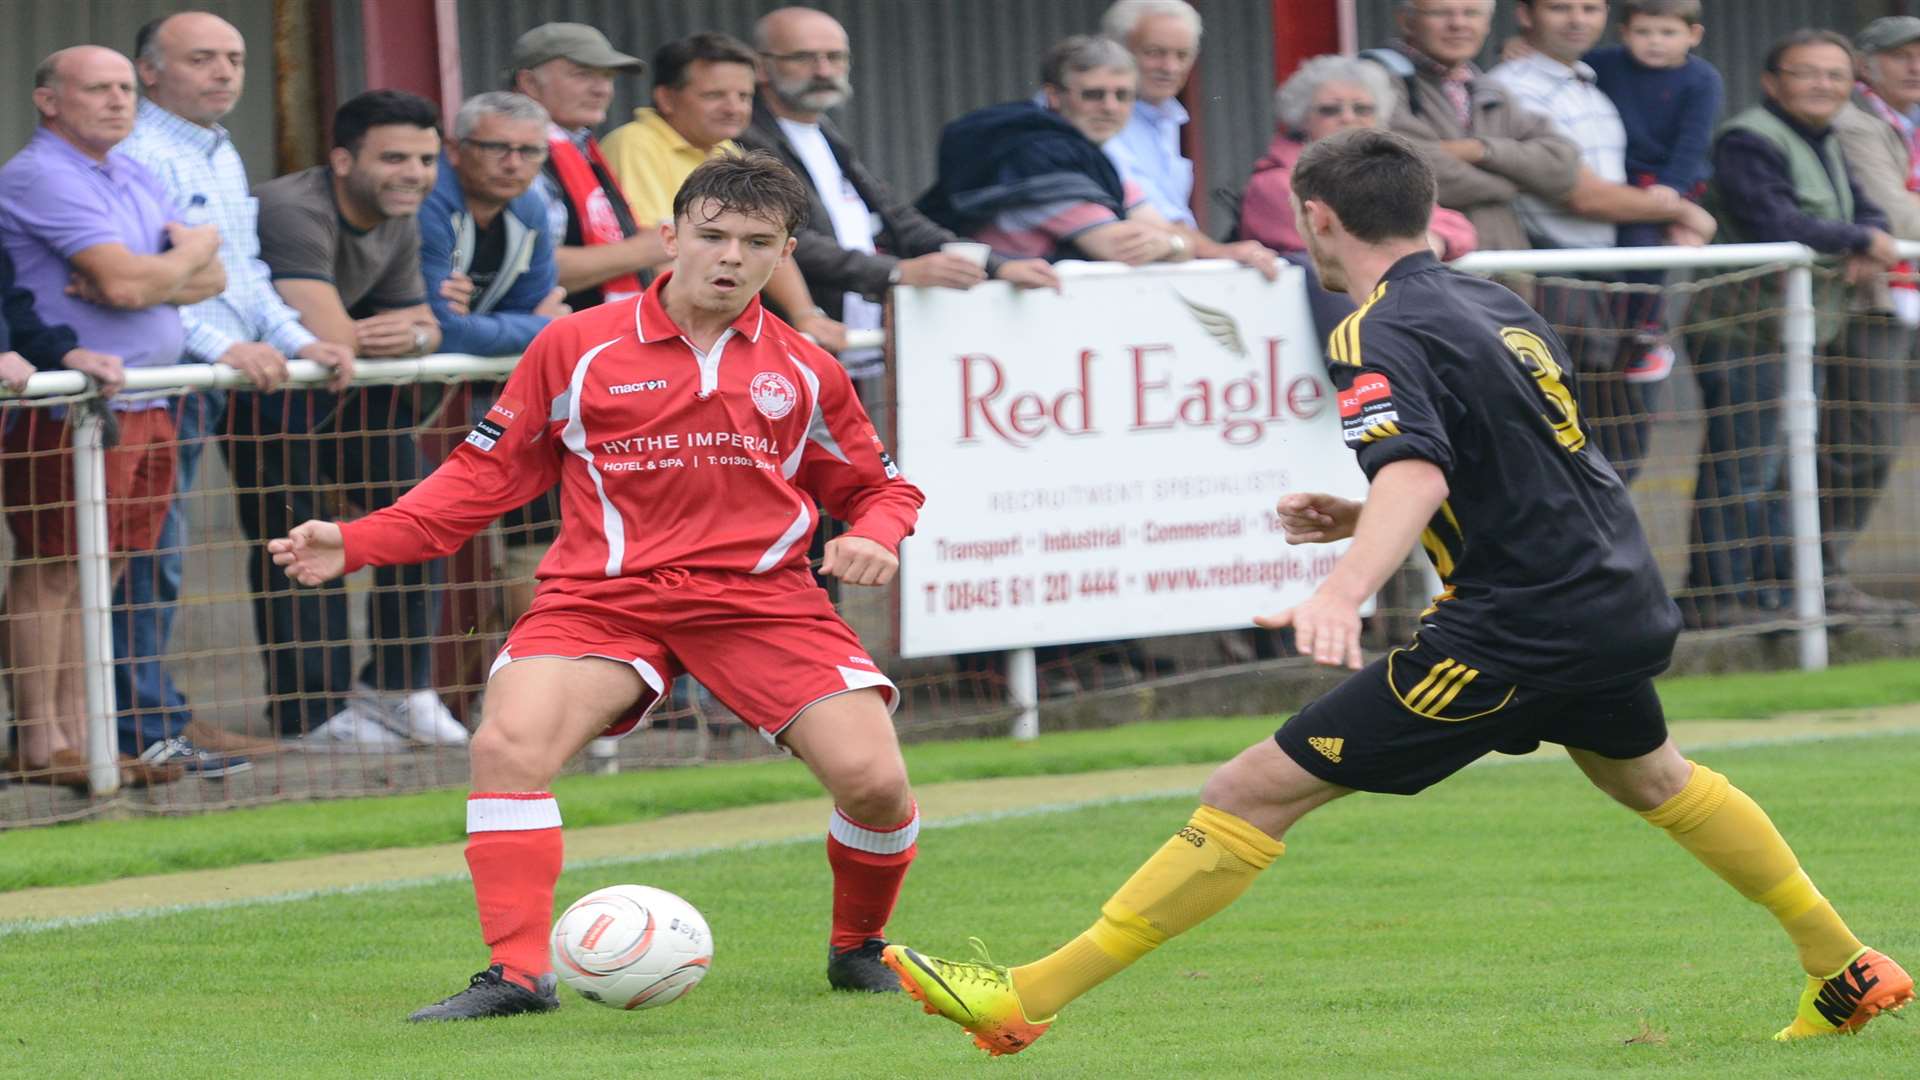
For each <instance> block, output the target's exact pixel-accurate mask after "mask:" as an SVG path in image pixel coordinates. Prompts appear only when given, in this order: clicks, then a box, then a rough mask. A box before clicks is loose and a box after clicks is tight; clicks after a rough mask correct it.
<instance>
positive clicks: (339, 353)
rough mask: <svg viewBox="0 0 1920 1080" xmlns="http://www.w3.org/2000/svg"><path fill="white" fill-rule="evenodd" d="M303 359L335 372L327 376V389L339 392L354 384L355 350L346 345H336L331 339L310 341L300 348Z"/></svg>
mask: <svg viewBox="0 0 1920 1080" xmlns="http://www.w3.org/2000/svg"><path fill="white" fill-rule="evenodd" d="M300 358H301V359H302V360H311V361H313V362H314V363H316V364H319V365H320V366H321V367H323V368H326V369H328V370H329V371H331V372H333V374H332V375H331V376H329V377H328V378H327V389H329V390H332V391H333V392H334V393H339V392H340V391H342V390H345V389H346V388H347V387H349V386H352V385H353V370H354V358H353V350H352V349H349V348H347V347H346V346H344V345H335V344H333V343H332V342H330V341H310V342H308V343H307V344H306V345H305V346H304V347H303V348H302V349H301V350H300Z"/></svg>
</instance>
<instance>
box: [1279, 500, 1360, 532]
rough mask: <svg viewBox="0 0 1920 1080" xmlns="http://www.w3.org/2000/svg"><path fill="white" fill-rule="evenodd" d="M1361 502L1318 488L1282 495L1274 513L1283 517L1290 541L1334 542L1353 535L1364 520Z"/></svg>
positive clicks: (1281, 521)
mask: <svg viewBox="0 0 1920 1080" xmlns="http://www.w3.org/2000/svg"><path fill="white" fill-rule="evenodd" d="M1360 506H1361V504H1360V503H1357V502H1355V501H1353V500H1352V499H1343V498H1341V497H1340V496H1338V495H1327V494H1324V493H1322V492H1318V491H1297V492H1293V493H1292V494H1288V495H1282V496H1280V504H1279V505H1278V506H1276V507H1274V510H1273V512H1274V513H1275V514H1278V515H1279V517H1280V525H1281V527H1282V528H1284V529H1285V530H1286V534H1287V543H1289V544H1330V543H1332V542H1334V541H1335V540H1345V539H1346V538H1347V537H1349V536H1352V535H1353V527H1354V526H1355V525H1356V524H1358V523H1359V521H1360Z"/></svg>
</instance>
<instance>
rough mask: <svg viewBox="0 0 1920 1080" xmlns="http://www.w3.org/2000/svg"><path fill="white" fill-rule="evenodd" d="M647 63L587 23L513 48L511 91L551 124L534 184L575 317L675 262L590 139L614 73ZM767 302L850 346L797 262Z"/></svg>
mask: <svg viewBox="0 0 1920 1080" xmlns="http://www.w3.org/2000/svg"><path fill="white" fill-rule="evenodd" d="M646 67H647V65H646V62H645V61H643V60H641V59H640V58H638V57H635V56H628V55H627V54H626V53H623V52H620V51H619V50H617V49H615V48H614V47H613V45H612V44H611V43H609V42H608V41H607V37H606V35H605V34H602V33H601V32H600V31H598V30H596V29H594V28H593V27H591V26H587V25H585V24H583V23H569V22H552V23H544V24H542V25H540V26H536V27H534V28H533V29H531V30H529V31H527V32H526V33H524V34H522V35H520V40H519V41H517V42H515V43H514V46H513V67H512V68H511V70H510V73H509V78H510V80H511V85H512V89H514V90H517V91H519V92H520V93H522V94H525V95H526V96H528V97H530V98H532V99H533V100H535V101H537V102H539V103H540V104H541V105H543V106H545V107H546V110H547V113H548V115H549V116H551V117H552V118H553V127H552V129H551V130H549V132H548V139H547V143H548V150H549V153H548V155H547V164H546V167H545V169H543V170H542V172H541V174H540V180H539V182H538V183H537V184H536V185H535V187H536V189H537V190H539V191H540V192H541V194H542V195H543V196H545V198H546V200H547V218H548V222H549V224H550V225H551V226H552V227H553V235H554V237H555V240H556V241H557V245H558V246H556V247H555V248H554V264H555V268H556V269H557V270H558V271H559V276H560V286H561V287H562V288H564V289H566V290H567V303H568V304H569V305H570V306H571V307H572V308H573V310H575V311H581V310H583V309H585V308H589V307H593V306H595V305H597V304H604V303H609V302H612V301H615V300H630V299H634V298H636V297H638V296H639V295H640V292H641V290H642V288H643V286H644V284H645V280H643V279H651V276H652V271H653V269H654V268H655V267H659V266H663V265H665V264H666V262H667V261H668V256H667V250H666V245H665V242H664V241H662V240H661V238H660V231H659V230H658V229H654V228H651V227H642V226H641V225H640V224H639V223H637V222H635V221H634V218H633V211H632V210H631V209H630V208H629V207H628V205H627V198H626V196H625V195H624V194H623V193H622V192H621V190H620V184H619V182H618V181H616V180H615V179H614V177H613V172H612V170H610V169H609V168H608V167H607V162H606V159H605V158H604V157H603V156H602V155H601V153H600V144H599V142H598V141H596V140H595V139H594V137H593V129H594V128H596V127H599V126H600V125H601V124H603V123H605V122H606V119H607V106H608V105H609V104H610V103H611V102H612V101H613V79H614V76H615V75H635V74H639V73H640V72H642V71H645V70H646ZM650 224H651V223H649V225H650ZM766 299H768V300H771V301H772V302H773V304H774V306H775V307H777V308H779V309H780V313H781V314H782V315H784V316H786V319H787V322H788V323H789V324H791V325H792V326H793V327H794V329H796V330H799V331H800V332H802V333H805V334H808V335H811V336H812V337H813V339H814V340H815V341H817V342H819V343H820V345H821V347H822V348H825V349H827V350H828V351H829V352H836V353H837V352H839V351H840V350H841V349H843V348H844V347H845V346H846V340H847V339H846V327H844V326H843V325H841V324H840V323H839V322H837V321H835V320H834V319H831V318H828V317H827V315H826V313H825V312H824V311H822V310H821V309H820V308H818V307H815V306H814V303H813V300H812V299H811V298H810V297H809V295H808V293H807V283H806V279H805V278H803V277H801V275H800V270H799V268H798V267H797V266H796V265H794V264H793V263H792V261H791V260H788V261H785V262H783V263H782V264H781V266H780V268H779V269H778V270H776V271H775V272H774V275H773V280H771V281H770V282H768V283H767V287H766Z"/></svg>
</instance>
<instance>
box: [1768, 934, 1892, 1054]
mask: <svg viewBox="0 0 1920 1080" xmlns="http://www.w3.org/2000/svg"><path fill="white" fill-rule="evenodd" d="M1912 1000H1913V976H1911V975H1909V974H1907V973H1906V972H1905V971H1903V970H1901V968H1900V965H1899V964H1896V963H1894V962H1893V961H1892V960H1890V959H1888V958H1887V956H1886V954H1885V953H1879V952H1875V951H1874V950H1872V949H1861V950H1860V952H1859V954H1858V955H1856V956H1855V957H1854V958H1853V959H1852V960H1851V961H1849V962H1848V964H1847V966H1846V967H1843V968H1841V969H1840V970H1839V971H1837V972H1835V973H1833V974H1832V975H1829V976H1827V977H1826V978H1824V979H1817V978H1814V977H1813V976H1811V975H1809V976H1807V988H1806V989H1805V990H1803V991H1801V992H1800V1010H1799V1011H1798V1012H1797V1013H1795V1014H1794V1017H1793V1023H1791V1024H1788V1025H1787V1026H1786V1027H1783V1028H1781V1029H1780V1030H1779V1032H1778V1033H1776V1034H1775V1035H1774V1038H1775V1039H1777V1040H1779V1041H1780V1042H1786V1041H1787V1040H1789V1039H1810V1038H1812V1037H1814V1036H1816V1035H1851V1034H1853V1033H1854V1032H1856V1031H1859V1030H1860V1029H1861V1028H1863V1027H1865V1026H1866V1023H1867V1021H1869V1020H1871V1019H1873V1018H1874V1017H1875V1016H1878V1015H1879V1014H1881V1013H1883V1012H1885V1013H1890V1012H1893V1011H1894V1010H1896V1009H1898V1008H1900V1007H1902V1006H1904V1005H1906V1004H1907V1003H1908V1002H1910V1001H1912Z"/></svg>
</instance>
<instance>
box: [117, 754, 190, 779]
mask: <svg viewBox="0 0 1920 1080" xmlns="http://www.w3.org/2000/svg"><path fill="white" fill-rule="evenodd" d="M119 765H120V782H121V783H122V784H125V785H126V786H127V787H154V786H156V785H159V784H171V783H173V782H174V781H175V780H178V779H180V777H182V776H184V775H185V774H186V770H185V769H183V768H181V767H180V766H179V765H178V764H177V763H175V762H171V761H163V762H161V763H160V764H158V765H155V764H154V763H152V762H150V761H141V760H140V759H139V758H137V757H129V756H128V755H126V754H121V755H120V761H119Z"/></svg>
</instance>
